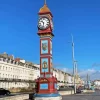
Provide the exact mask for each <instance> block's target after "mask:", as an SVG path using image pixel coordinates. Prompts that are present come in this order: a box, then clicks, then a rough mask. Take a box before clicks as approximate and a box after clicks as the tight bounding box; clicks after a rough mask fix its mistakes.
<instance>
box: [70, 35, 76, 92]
mask: <svg viewBox="0 0 100 100" xmlns="http://www.w3.org/2000/svg"><path fill="white" fill-rule="evenodd" d="M71 37H72V42H71V43H72V61H73V76H74V93H76V83H75V78H76V77H75V76H76V75H75V73H76V71H75V58H74V41H73V35H72V34H71Z"/></svg>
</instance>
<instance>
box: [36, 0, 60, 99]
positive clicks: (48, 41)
mask: <svg viewBox="0 0 100 100" xmlns="http://www.w3.org/2000/svg"><path fill="white" fill-rule="evenodd" d="M38 15H39V20H38V35H39V37H40V77H39V78H38V79H37V80H36V85H37V90H36V94H35V98H36V99H35V100H39V98H40V97H42V98H43V97H44V98H43V100H45V99H46V100H50V98H52V97H54V99H53V98H52V100H61V96H60V95H59V94H58V91H57V78H56V77H54V76H53V66H52V59H53V57H52V38H53V37H54V34H53V15H52V13H51V11H50V9H49V8H48V6H47V4H46V0H45V3H44V6H43V7H42V8H40V10H39V13H38ZM46 97H47V98H48V99H47V98H46ZM41 100H42V99H41Z"/></svg>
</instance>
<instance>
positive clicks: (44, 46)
mask: <svg viewBox="0 0 100 100" xmlns="http://www.w3.org/2000/svg"><path fill="white" fill-rule="evenodd" d="M42 49H43V50H44V51H45V50H47V43H42Z"/></svg>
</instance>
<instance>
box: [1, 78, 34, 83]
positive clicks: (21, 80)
mask: <svg viewBox="0 0 100 100" xmlns="http://www.w3.org/2000/svg"><path fill="white" fill-rule="evenodd" d="M0 82H27V83H35V80H24V79H13V78H0Z"/></svg>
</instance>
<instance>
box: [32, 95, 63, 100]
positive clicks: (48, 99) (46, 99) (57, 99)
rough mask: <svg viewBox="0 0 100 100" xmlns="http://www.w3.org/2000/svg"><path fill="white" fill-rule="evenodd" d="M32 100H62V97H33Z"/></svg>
mask: <svg viewBox="0 0 100 100" xmlns="http://www.w3.org/2000/svg"><path fill="white" fill-rule="evenodd" d="M34 100H62V97H61V96H59V97H35V98H34Z"/></svg>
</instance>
